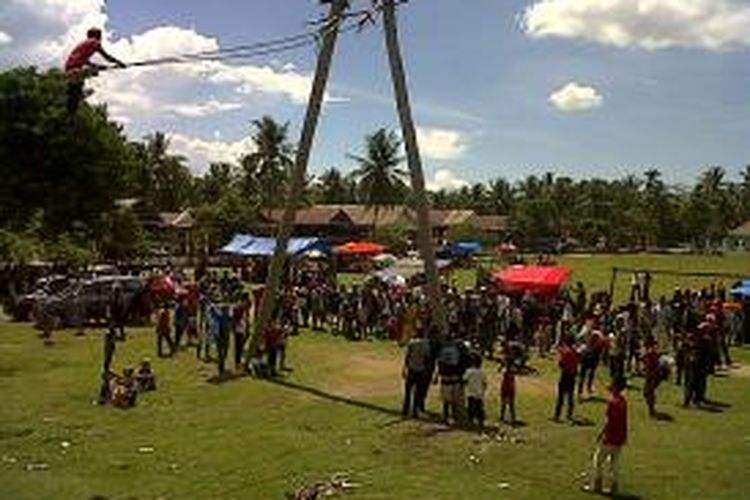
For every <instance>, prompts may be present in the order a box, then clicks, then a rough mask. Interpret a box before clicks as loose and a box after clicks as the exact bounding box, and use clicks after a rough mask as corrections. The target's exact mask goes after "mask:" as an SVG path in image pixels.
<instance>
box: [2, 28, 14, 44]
mask: <svg viewBox="0 0 750 500" xmlns="http://www.w3.org/2000/svg"><path fill="white" fill-rule="evenodd" d="M12 41H13V37H12V36H10V35H9V34H7V33H6V32H4V31H0V45H7V44H9V43H10V42H12Z"/></svg>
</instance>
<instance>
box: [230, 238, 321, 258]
mask: <svg viewBox="0 0 750 500" xmlns="http://www.w3.org/2000/svg"><path fill="white" fill-rule="evenodd" d="M327 248H328V247H327V245H326V244H325V242H324V241H323V240H321V239H320V238H290V239H289V244H288V245H287V253H288V254H289V255H299V254H302V253H305V252H309V251H311V250H320V251H326V250H327ZM275 249H276V238H267V237H258V236H249V235H243V234H237V235H235V236H234V238H232V241H230V242H229V243H228V244H227V245H226V246H224V247H223V248H222V249H221V251H222V252H224V253H230V254H232V255H238V256H242V257H270V256H272V255H273V252H274V250H275Z"/></svg>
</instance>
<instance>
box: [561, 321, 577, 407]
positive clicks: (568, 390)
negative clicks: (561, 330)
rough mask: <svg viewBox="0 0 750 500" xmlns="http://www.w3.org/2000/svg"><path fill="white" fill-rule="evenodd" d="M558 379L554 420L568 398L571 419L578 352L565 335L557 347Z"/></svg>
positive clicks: (570, 339) (571, 338) (570, 337)
mask: <svg viewBox="0 0 750 500" xmlns="http://www.w3.org/2000/svg"><path fill="white" fill-rule="evenodd" d="M557 365H558V366H559V367H560V380H559V381H558V383H557V404H556V405H555V421H559V420H560V413H561V412H562V407H563V402H564V400H565V399H567V400H568V411H567V418H568V420H572V419H573V405H574V402H573V400H574V393H575V390H576V374H577V373H578V354H577V353H576V351H575V349H574V347H573V337H572V336H570V335H566V336H565V337H564V338H563V342H562V345H561V346H560V349H559V361H558V363H557Z"/></svg>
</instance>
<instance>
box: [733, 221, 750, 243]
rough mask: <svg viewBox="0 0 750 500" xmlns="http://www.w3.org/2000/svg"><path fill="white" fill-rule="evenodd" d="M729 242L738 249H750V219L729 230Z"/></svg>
mask: <svg viewBox="0 0 750 500" xmlns="http://www.w3.org/2000/svg"><path fill="white" fill-rule="evenodd" d="M729 243H730V246H731V247H733V248H736V249H737V250H746V251H750V219H748V220H746V221H745V222H743V223H742V224H740V225H739V226H738V227H736V228H735V229H733V230H732V231H729Z"/></svg>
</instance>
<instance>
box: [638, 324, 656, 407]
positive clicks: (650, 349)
mask: <svg viewBox="0 0 750 500" xmlns="http://www.w3.org/2000/svg"><path fill="white" fill-rule="evenodd" d="M644 345H645V347H646V350H645V351H644V353H643V354H642V355H641V365H642V366H643V372H644V377H645V379H646V381H645V382H644V384H643V397H644V399H645V400H646V405H647V406H648V416H649V417H651V418H654V417H655V416H656V408H655V407H656V388H657V387H658V386H659V383H660V382H661V365H660V364H659V351H657V350H656V347H657V345H656V340H655V339H654V338H653V337H649V338H647V339H646V342H645V344H644Z"/></svg>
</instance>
